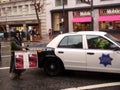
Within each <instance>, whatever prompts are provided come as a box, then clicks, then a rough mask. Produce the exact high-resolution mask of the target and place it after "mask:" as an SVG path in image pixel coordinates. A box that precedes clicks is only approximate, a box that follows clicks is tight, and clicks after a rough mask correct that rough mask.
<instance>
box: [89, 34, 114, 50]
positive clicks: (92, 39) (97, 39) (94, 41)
mask: <svg viewBox="0 0 120 90" xmlns="http://www.w3.org/2000/svg"><path fill="white" fill-rule="evenodd" d="M87 42H88V48H89V49H113V48H112V46H115V45H114V44H113V43H111V42H110V41H108V40H107V39H105V38H103V37H101V36H97V35H88V36H87Z"/></svg>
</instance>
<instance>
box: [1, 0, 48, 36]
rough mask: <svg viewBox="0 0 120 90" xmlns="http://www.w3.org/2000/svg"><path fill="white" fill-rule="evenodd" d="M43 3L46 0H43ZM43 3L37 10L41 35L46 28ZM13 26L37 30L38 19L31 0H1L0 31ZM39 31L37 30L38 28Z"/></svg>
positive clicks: (26, 30) (21, 29)
mask: <svg viewBox="0 0 120 90" xmlns="http://www.w3.org/2000/svg"><path fill="white" fill-rule="evenodd" d="M43 1H44V3H45V2H46V0H43ZM37 3H39V2H37ZM45 10H46V9H45V5H44V6H43V8H42V10H41V12H39V13H38V14H39V19H40V22H41V33H42V35H44V34H46V33H47V30H46V27H47V25H46V11H45ZM13 27H15V28H16V29H17V30H19V31H24V32H26V33H27V32H28V30H29V29H31V28H35V29H36V30H38V21H37V17H36V12H35V7H34V4H33V2H32V0H26V1H25V0H3V1H1V3H0V32H4V31H7V32H9V31H10V30H11V29H12V28H13ZM38 31H39V30H38Z"/></svg>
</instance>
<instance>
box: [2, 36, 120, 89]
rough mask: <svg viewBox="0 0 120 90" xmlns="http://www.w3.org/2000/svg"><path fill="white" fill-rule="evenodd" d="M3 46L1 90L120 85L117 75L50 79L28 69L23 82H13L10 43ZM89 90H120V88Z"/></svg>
mask: <svg viewBox="0 0 120 90" xmlns="http://www.w3.org/2000/svg"><path fill="white" fill-rule="evenodd" d="M50 40H51V39H49V38H44V39H42V40H40V41H36V42H35V41H33V42H25V44H26V45H29V46H41V45H42V46H44V45H46V44H47V43H48V42H49V41H50ZM1 44H2V50H1V52H2V60H1V62H0V90H61V89H62V90H67V89H68V90H80V89H79V88H86V87H87V86H88V85H91V87H93V85H96V84H98V85H97V86H99V87H100V86H101V83H106V84H104V85H108V84H109V83H111V82H115V83H120V82H119V81H120V79H119V76H118V75H117V74H111V75H108V74H107V75H106V74H103V73H102V74H101V73H96V75H95V73H92V74H91V73H86V72H85V73H84V72H80V73H79V72H70V73H68V74H65V75H63V76H58V77H49V76H47V75H45V73H44V71H43V69H39V68H35V69H27V70H26V71H25V73H24V74H23V78H24V79H23V80H11V79H10V78H9V63H10V51H9V45H10V43H9V42H1ZM115 83H112V84H115ZM82 86H85V87H82ZM75 87H77V88H75ZM69 88H70V89H69ZM83 90H86V89H83ZM89 90H120V86H119V85H118V86H116V87H115V86H113V87H107V88H99V89H89Z"/></svg>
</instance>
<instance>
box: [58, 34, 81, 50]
mask: <svg viewBox="0 0 120 90" xmlns="http://www.w3.org/2000/svg"><path fill="white" fill-rule="evenodd" d="M58 47H60V48H83V46H82V36H79V35H71V36H67V37H65V38H64V39H63V40H62V41H61V42H60V44H59V46H58Z"/></svg>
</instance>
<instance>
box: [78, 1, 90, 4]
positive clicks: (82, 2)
mask: <svg viewBox="0 0 120 90" xmlns="http://www.w3.org/2000/svg"><path fill="white" fill-rule="evenodd" d="M90 2H91V0H76V4H80V3H90Z"/></svg>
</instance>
